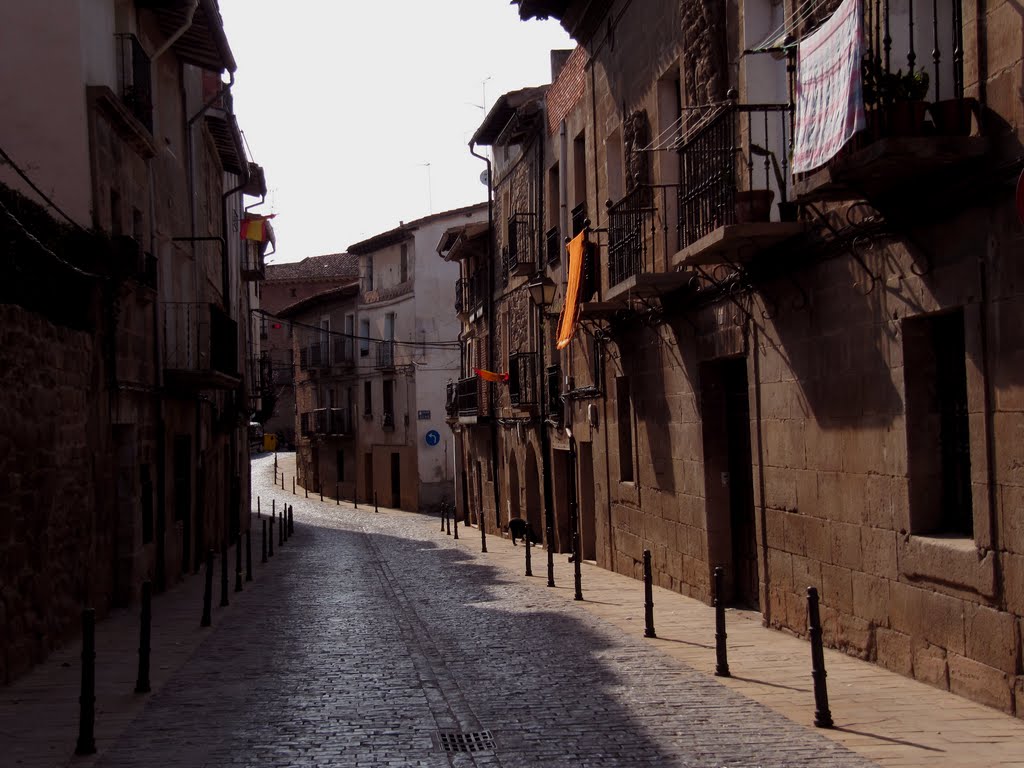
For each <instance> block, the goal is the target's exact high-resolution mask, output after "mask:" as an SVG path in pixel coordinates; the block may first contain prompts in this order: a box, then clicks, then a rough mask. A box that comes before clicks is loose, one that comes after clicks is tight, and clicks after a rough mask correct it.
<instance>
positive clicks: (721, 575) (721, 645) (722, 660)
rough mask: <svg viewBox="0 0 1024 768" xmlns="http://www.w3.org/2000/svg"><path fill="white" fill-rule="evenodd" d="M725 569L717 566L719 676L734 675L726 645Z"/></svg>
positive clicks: (715, 601)
mask: <svg viewBox="0 0 1024 768" xmlns="http://www.w3.org/2000/svg"><path fill="white" fill-rule="evenodd" d="M724 581H725V569H724V568H722V566H720V565H716V566H715V599H714V604H715V659H716V662H715V674H716V675H717V676H718V677H732V673H731V672H729V655H728V650H727V648H726V645H725V639H726V637H727V635H726V634H725V599H724V598H723V597H722V583H723V582H724Z"/></svg>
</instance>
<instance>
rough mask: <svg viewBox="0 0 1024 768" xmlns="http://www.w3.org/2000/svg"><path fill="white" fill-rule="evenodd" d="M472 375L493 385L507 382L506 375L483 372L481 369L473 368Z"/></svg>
mask: <svg viewBox="0 0 1024 768" xmlns="http://www.w3.org/2000/svg"><path fill="white" fill-rule="evenodd" d="M473 373H475V374H476V375H477V376H479V377H480V378H481V379H483V380H484V381H492V382H494V383H495V384H500V383H501V382H503V381H508V374H507V373H495V372H494V371H485V370H484V369H483V368H474V369H473Z"/></svg>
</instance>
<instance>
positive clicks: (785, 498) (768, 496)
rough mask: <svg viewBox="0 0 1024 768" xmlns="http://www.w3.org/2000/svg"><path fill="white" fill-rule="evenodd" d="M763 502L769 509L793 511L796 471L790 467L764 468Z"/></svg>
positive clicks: (794, 505) (795, 506) (795, 500)
mask: <svg viewBox="0 0 1024 768" xmlns="http://www.w3.org/2000/svg"><path fill="white" fill-rule="evenodd" d="M764 492H765V498H764V504H765V506H766V507H769V508H771V509H784V510H786V511H787V512H793V511H795V510H796V508H797V496H796V472H795V471H794V470H792V469H784V468H780V467H771V466H766V467H765V468H764Z"/></svg>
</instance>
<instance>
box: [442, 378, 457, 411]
mask: <svg viewBox="0 0 1024 768" xmlns="http://www.w3.org/2000/svg"><path fill="white" fill-rule="evenodd" d="M444 412H445V415H446V416H447V417H448V418H449V419H453V418H455V417H456V416H458V415H459V385H458V383H457V382H454V381H449V382H448V384H447V386H446V387H445V391H444Z"/></svg>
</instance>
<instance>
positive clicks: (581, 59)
mask: <svg viewBox="0 0 1024 768" xmlns="http://www.w3.org/2000/svg"><path fill="white" fill-rule="evenodd" d="M588 58H589V57H588V56H587V52H586V51H585V50H584V49H583V48H582V47H581V46H577V47H576V48H575V49H574V50H573V52H572V53H571V54H569V58H568V59H567V60H566V62H565V65H564V66H563V67H562V70H561V71H560V72H559V73H558V77H557V78H555V82H553V83H552V84H551V87H550V88H548V92H547V94H546V95H545V97H544V101H545V108H546V110H547V118H548V132H549V133H552V134H554V133H557V132H558V125H559V123H561V122H562V120H563V119H564V118H565V116H566V115H567V114H569V112H570V111H571V110H572V108H573V107H574V106H575V105H576V103H577V102H578V101H579V100H580V99H581V98H582V97H583V88H584V86H585V85H586V66H587V61H588Z"/></svg>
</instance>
